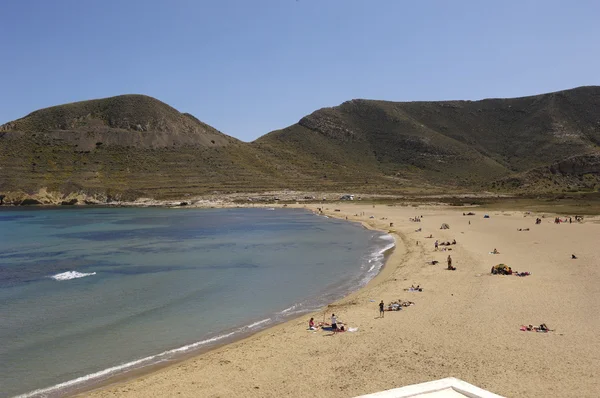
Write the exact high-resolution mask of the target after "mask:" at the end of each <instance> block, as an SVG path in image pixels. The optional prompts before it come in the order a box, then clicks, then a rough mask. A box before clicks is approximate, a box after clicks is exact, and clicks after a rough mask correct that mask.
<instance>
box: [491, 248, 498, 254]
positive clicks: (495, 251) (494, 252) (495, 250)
mask: <svg viewBox="0 0 600 398" xmlns="http://www.w3.org/2000/svg"><path fill="white" fill-rule="evenodd" d="M490 253H492V254H500V252H499V251H498V250H497V249H496V248H495V247H494V250H493V251H491V252H490Z"/></svg>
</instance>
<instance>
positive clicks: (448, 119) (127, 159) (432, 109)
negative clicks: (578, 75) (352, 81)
mask: <svg viewBox="0 0 600 398" xmlns="http://www.w3.org/2000/svg"><path fill="white" fill-rule="evenodd" d="M599 148H600V87H597V86H583V87H578V88H574V89H570V90H562V91H557V92H553V93H548V94H536V95H533V96H526V97H519V98H509V99H502V98H500V99H498V98H490V99H483V100H477V101H471V100H450V101H431V102H427V101H413V102H393V101H381V100H368V99H354V100H350V101H345V102H343V103H342V104H340V105H338V106H334V107H327V108H322V109H319V110H316V111H314V112H312V113H311V114H309V115H306V116H304V117H302V118H301V119H300V120H299V121H298V123H295V124H293V125H291V126H288V127H285V128H283V129H280V130H276V131H272V132H270V133H267V134H265V135H263V136H261V137H259V138H258V139H256V140H254V141H252V142H242V141H240V140H237V139H235V138H233V137H230V136H228V135H226V134H223V133H221V132H220V131H218V130H216V129H214V128H213V127H211V126H209V125H206V124H205V123H203V122H202V121H200V120H199V119H197V118H196V117H194V116H192V115H190V114H186V113H180V112H179V111H177V110H176V109H174V108H172V107H170V106H169V105H167V104H165V103H163V102H160V101H158V100H156V99H154V98H152V97H148V96H144V95H124V96H117V97H109V98H104V99H99V100H91V101H81V102H76V103H72V104H66V105H59V106H55V107H50V108H44V109H40V110H38V111H34V112H32V113H30V114H29V115H27V116H25V117H23V118H20V119H17V120H15V121H12V122H9V123H6V124H4V125H2V126H0V149H2V150H1V151H0V167H1V170H2V171H3V173H2V174H0V193H2V192H4V191H22V192H35V191H36V190H39V189H40V188H47V189H49V190H56V191H59V192H63V191H64V193H65V194H66V193H68V192H70V191H73V190H74V189H79V190H92V191H115V192H125V191H130V192H135V194H134V196H135V195H146V196H156V197H174V196H177V195H185V194H199V193H206V192H212V191H219V192H240V191H241V192H243V191H257V190H261V189H262V190H271V189H310V190H315V191H336V192H337V191H340V190H341V191H346V190H353V191H356V192H381V193H398V192H403V191H405V190H406V189H417V190H419V189H428V190H429V189H438V190H440V191H441V190H482V189H491V190H500V191H506V190H509V191H510V190H517V191H518V190H523V189H531V190H540V191H544V190H548V191H560V190H566V189H569V190H573V189H575V190H576V189H584V190H594V189H597V186H598V185H599V184H600V179H599V178H598V176H597V167H596V164H597V161H596V157H595V154H597V153H599V152H600V150H599ZM566 159H577V160H576V161H573V162H575V163H577V164H578V165H579V166H578V167H574V168H570V169H569V168H568V167H567V168H565V167H564V164H563V168H562V169H561V170H563V171H564V170H567V171H566V172H560V173H556V172H555V173H552V171H551V170H558V169H557V167H558V166H556V165H557V164H558V165H560V164H561V162H563V161H566ZM588 163H589V165H588ZM565 164H568V161H567V163H565ZM553 165H554V166H553ZM588 166H590V167H588ZM553 167H554V169H553ZM559 169H560V167H559ZM583 170H587V171H588V172H586V173H584V174H586V175H587V176H586V177H585V182H582V179H581V178H580V177H581V175H582V174H581V173H583ZM578 173H579V174H578ZM559 175H560V178H558V176H559ZM553 176H554V177H556V178H558V179H555V180H554V181H555V182H556V181H559V180H560V181H561V182H560V183H553V182H549V181H552V179H553V178H554V177H553ZM516 181H518V183H517V182H516Z"/></svg>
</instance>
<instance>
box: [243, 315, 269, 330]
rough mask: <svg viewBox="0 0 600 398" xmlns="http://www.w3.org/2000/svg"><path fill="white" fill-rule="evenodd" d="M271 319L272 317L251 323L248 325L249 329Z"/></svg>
mask: <svg viewBox="0 0 600 398" xmlns="http://www.w3.org/2000/svg"><path fill="white" fill-rule="evenodd" d="M270 320H271V318H267V319H263V320H262V321H258V322H254V323H251V324H250V325H248V326H246V328H248V329H252V328H255V327H257V326H260V325H262V324H263V323H267V322H269V321H270Z"/></svg>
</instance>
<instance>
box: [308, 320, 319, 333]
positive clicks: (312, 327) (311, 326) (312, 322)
mask: <svg viewBox="0 0 600 398" xmlns="http://www.w3.org/2000/svg"><path fill="white" fill-rule="evenodd" d="M308 330H317V328H316V327H315V318H310V321H308Z"/></svg>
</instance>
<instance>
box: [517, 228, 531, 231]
mask: <svg viewBox="0 0 600 398" xmlns="http://www.w3.org/2000/svg"><path fill="white" fill-rule="evenodd" d="M517 231H529V228H519V229H517Z"/></svg>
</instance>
